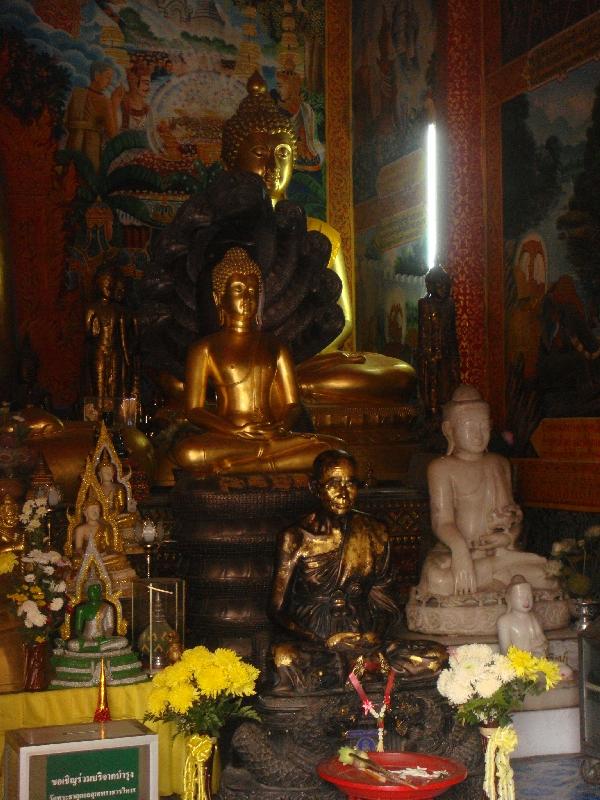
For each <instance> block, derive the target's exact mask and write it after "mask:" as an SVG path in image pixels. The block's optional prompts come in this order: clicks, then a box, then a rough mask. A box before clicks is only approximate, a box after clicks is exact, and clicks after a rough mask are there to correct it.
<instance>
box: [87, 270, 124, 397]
mask: <svg viewBox="0 0 600 800" xmlns="http://www.w3.org/2000/svg"><path fill="white" fill-rule="evenodd" d="M114 283H115V280H114V273H113V272H112V271H110V270H108V269H104V270H100V271H99V272H98V273H97V275H96V279H95V284H96V290H97V293H98V299H97V300H95V301H94V302H92V303H91V304H90V305H89V306H88V308H87V309H86V312H85V330H86V336H87V339H88V357H87V369H88V385H89V390H88V391H89V393H90V394H91V395H92V396H93V397H97V398H98V405H99V408H100V409H101V410H102V409H104V405H105V401H106V400H107V399H111V398H114V397H118V396H120V395H121V394H122V391H123V386H122V375H123V369H122V366H123V365H124V366H125V367H127V366H128V365H129V350H128V346H127V340H126V330H125V317H124V314H123V309H122V308H121V307H120V306H119V305H118V304H117V303H115V302H114V295H113V292H114Z"/></svg>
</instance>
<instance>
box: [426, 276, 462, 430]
mask: <svg viewBox="0 0 600 800" xmlns="http://www.w3.org/2000/svg"><path fill="white" fill-rule="evenodd" d="M425 286H426V288H427V295H426V296H425V297H422V298H421V299H420V300H419V340H418V359H419V367H418V375H419V391H420V393H421V402H422V403H423V405H424V407H425V409H426V411H427V412H428V413H429V414H432V415H435V414H438V413H439V412H440V410H441V408H442V406H443V405H444V403H447V402H448V401H449V400H450V398H451V397H452V394H453V392H454V390H455V389H456V388H457V386H458V384H459V383H460V360H459V354H458V340H457V337H456V315H455V310H454V300H453V299H452V294H451V293H452V279H451V278H450V276H449V275H448V273H447V272H446V270H445V269H444V268H443V267H442V266H441V265H439V264H438V265H437V266H435V267H433V269H431V270H429V272H428V273H427V274H426V275H425Z"/></svg>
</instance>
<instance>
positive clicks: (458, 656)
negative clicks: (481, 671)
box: [453, 643, 494, 664]
mask: <svg viewBox="0 0 600 800" xmlns="http://www.w3.org/2000/svg"><path fill="white" fill-rule="evenodd" d="M493 655H494V651H493V650H492V648H491V647H490V646H489V645H487V644H478V643H475V644H463V645H462V646H461V647H457V648H456V650H455V651H454V653H453V656H454V658H455V660H456V663H457V664H463V663H464V662H465V661H477V662H479V663H480V664H487V663H489V661H490V659H491V658H492V656H493Z"/></svg>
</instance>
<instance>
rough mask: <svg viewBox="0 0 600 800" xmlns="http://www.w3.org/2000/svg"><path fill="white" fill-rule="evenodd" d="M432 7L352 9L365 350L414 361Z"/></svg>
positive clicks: (419, 0) (430, 110) (403, 4)
mask: <svg viewBox="0 0 600 800" xmlns="http://www.w3.org/2000/svg"><path fill="white" fill-rule="evenodd" d="M434 5H435V4H434V3H433V2H429V0H376V2H366V0H354V3H353V12H352V14H353V114H354V116H353V179H354V202H355V208H354V221H355V234H356V238H355V248H356V269H355V276H356V278H355V279H356V318H357V330H358V342H357V344H358V347H359V348H360V349H363V350H374V351H377V352H381V353H385V354H387V355H390V356H395V357H398V358H403V359H405V360H408V361H414V349H415V346H416V337H417V302H418V299H419V297H421V296H422V295H423V294H424V282H423V277H422V276H423V275H424V273H425V271H426V251H425V153H424V144H425V130H426V126H427V123H428V122H430V121H433V119H434V116H435V111H434V102H433V92H434V77H435V56H434V52H435V38H436V15H435V9H434Z"/></svg>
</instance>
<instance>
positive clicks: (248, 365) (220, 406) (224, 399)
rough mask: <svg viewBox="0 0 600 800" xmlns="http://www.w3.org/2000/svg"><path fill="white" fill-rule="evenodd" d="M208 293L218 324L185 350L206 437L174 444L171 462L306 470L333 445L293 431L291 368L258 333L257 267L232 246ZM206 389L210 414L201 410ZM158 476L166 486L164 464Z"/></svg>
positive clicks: (193, 405)
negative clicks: (211, 398) (211, 401)
mask: <svg viewBox="0 0 600 800" xmlns="http://www.w3.org/2000/svg"><path fill="white" fill-rule="evenodd" d="M213 289H214V301H215V305H216V307H217V309H218V311H219V317H220V320H221V324H222V327H221V330H220V331H218V332H217V333H214V334H211V335H209V336H206V337H204V338H203V339H201V340H200V341H198V342H196V343H195V344H193V345H192V346H191V347H190V349H189V353H188V359H187V368H186V377H185V398H186V399H185V405H186V415H187V418H188V420H189V422H191V423H192V424H194V425H198V426H200V427H201V428H202V429H203V432H201V433H197V434H189V435H187V436H186V437H185V438H183V439H181V440H180V441H179V442H178V443H177V444H176V445H175V447H174V449H173V452H172V457H173V459H174V461H175V463H176V464H177V465H178V466H179V467H182V468H183V469H186V470H188V471H192V472H195V473H200V474H207V473H210V472H213V471H216V472H221V471H234V472H273V471H283V472H285V471H289V472H292V471H294V472H295V471H307V470H309V469H310V466H311V464H312V462H313V460H314V458H315V456H316V455H318V453H320V452H321V451H322V450H325V449H327V448H328V447H331V444H332V443H336V442H338V440H337V439H334V438H333V437H326V436H323V437H319V436H316V435H314V434H302V433H293V432H292V431H291V426H292V425H293V422H294V420H295V419H296V418H297V416H298V414H299V412H300V405H299V400H298V388H297V385H296V380H295V376H294V365H293V362H292V359H291V357H290V354H289V352H288V351H287V349H286V348H285V347H284V346H283V345H282V344H280V342H279V341H278V340H277V339H276V338H275V337H274V336H272V335H270V334H267V333H263V332H261V331H260V330H258V329H257V324H256V322H257V315H258V314H259V309H260V305H261V302H260V301H261V292H262V276H261V272H260V268H259V267H258V265H257V264H256V263H255V262H253V261H252V259H250V257H249V256H248V254H247V252H246V251H245V250H243V249H242V248H239V247H236V248H232V249H231V250H228V251H227V253H226V254H225V256H224V258H223V259H222V261H220V262H219V264H217V266H216V267H215V269H214V271H213ZM209 385H212V386H213V387H214V390H215V393H216V396H217V405H216V409H215V410H210V409H209V408H207V407H206V397H207V389H208V386H209ZM167 462H168V459H167ZM160 477H161V480H162V482H169V475H168V463H165V464H164V465H163V470H162V474H161V476H160Z"/></svg>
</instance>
